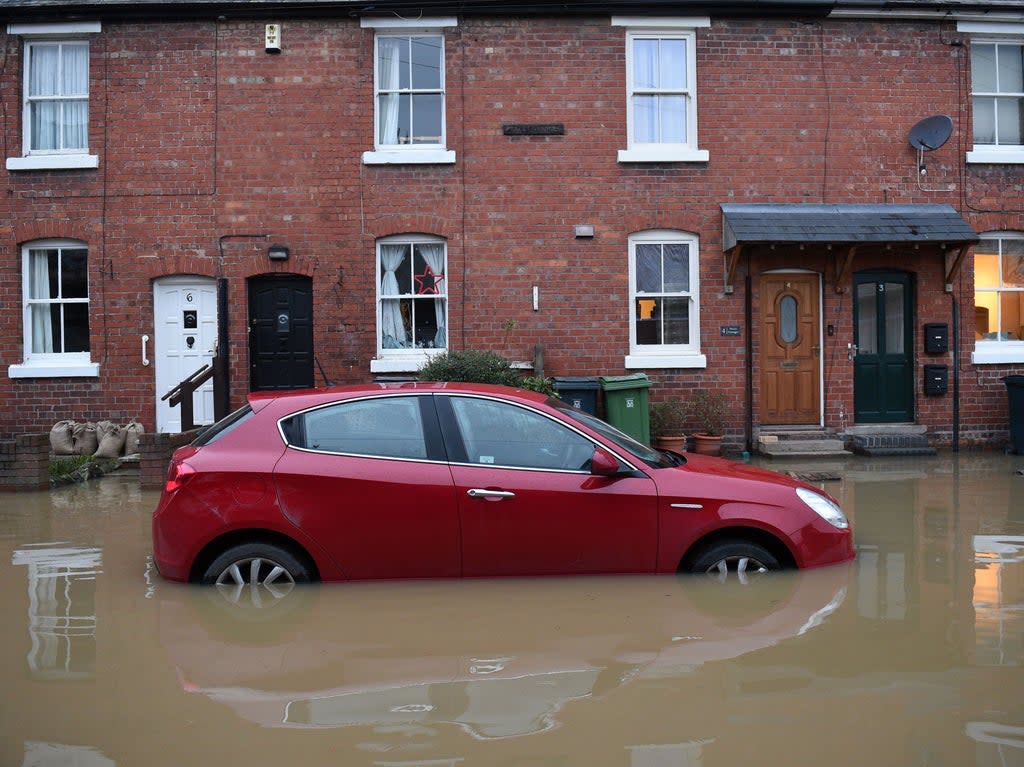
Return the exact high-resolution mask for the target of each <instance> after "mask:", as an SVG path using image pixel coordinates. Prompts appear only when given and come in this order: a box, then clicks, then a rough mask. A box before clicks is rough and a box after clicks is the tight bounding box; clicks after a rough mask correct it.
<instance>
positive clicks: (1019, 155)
mask: <svg viewBox="0 0 1024 767" xmlns="http://www.w3.org/2000/svg"><path fill="white" fill-rule="evenodd" d="M957 31H959V32H964V33H967V34H970V35H971V36H972V37H971V42H972V43H982V44H985V45H999V44H1004V45H1005V44H1009V45H1024V24H1016V23H993V22H969V21H961V22H959V23H958V24H957ZM974 95H975V94H974V93H973V92H972V93H971V101H972V105H973V97H974ZM982 95H996V94H987V93H986V94H982ZM1002 95H1007V94H1005V93H1004V94H1002ZM966 160H967V162H968V163H985V164H1007V165H1009V164H1024V144H1006V145H999V144H978V143H973V145H972V147H971V149H970V150H969V151H968V152H967V157H966Z"/></svg>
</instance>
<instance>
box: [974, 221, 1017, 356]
mask: <svg viewBox="0 0 1024 767" xmlns="http://www.w3.org/2000/svg"><path fill="white" fill-rule="evenodd" d="M981 239H983V240H1000V241H1002V240H1018V241H1019V240H1024V232H988V233H986V234H982V235H981ZM999 251H1000V254H1001V253H1002V245H1001V244H1000V248H999ZM1001 278H1002V260H1001V259H1000V281H1002V279H1001ZM974 292H975V294H978V293H995V294H996V296H997V297H998V296H999V294H1000V293H1005V292H1013V293H1020V294H1022V295H1024V289H1015V288H1004V287H1002V286H999V287H995V288H979V287H978V285H977V270H975V286H974ZM996 303H997V305H998V303H999V302H998V300H997V302H996ZM971 362H973V363H975V364H978V365H999V364H1007V363H1018V362H1024V339H1021V340H1017V341H1009V340H1007V341H1002V340H991V341H989V340H985V339H979V340H977V341H975V342H974V352H973V353H972V354H971Z"/></svg>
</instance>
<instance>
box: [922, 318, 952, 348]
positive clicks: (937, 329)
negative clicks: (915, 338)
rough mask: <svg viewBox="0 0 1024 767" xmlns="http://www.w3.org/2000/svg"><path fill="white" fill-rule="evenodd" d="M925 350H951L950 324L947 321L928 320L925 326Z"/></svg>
mask: <svg viewBox="0 0 1024 767" xmlns="http://www.w3.org/2000/svg"><path fill="white" fill-rule="evenodd" d="M924 350H925V351H926V352H927V353H928V354H945V353H946V352H948V351H949V325H947V324H946V323H945V322H928V323H925V326H924Z"/></svg>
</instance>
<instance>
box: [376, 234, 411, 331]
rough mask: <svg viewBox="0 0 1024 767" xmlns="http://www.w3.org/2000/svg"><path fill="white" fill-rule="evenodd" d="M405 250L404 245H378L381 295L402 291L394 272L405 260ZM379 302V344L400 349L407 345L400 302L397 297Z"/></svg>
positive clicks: (406, 247) (406, 248)
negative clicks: (381, 271)
mask: <svg viewBox="0 0 1024 767" xmlns="http://www.w3.org/2000/svg"><path fill="white" fill-rule="evenodd" d="M407 252H408V246H406V245H381V246H380V264H381V266H382V267H383V268H384V275H383V277H381V281H380V293H381V295H382V296H397V295H399V294H400V293H401V292H402V291H401V288H400V287H399V285H398V277H396V276H395V272H396V271H397V269H398V267H400V266H401V265H402V262H403V261H405V255H406V253H407ZM380 304H381V305H380V323H381V328H380V334H381V344H382V345H383V347H384V348H385V349H401V348H404V347H406V346H408V345H409V337H408V336H407V335H406V333H405V323H404V322H403V321H402V302H401V301H400V300H398V299H397V298H394V299H390V298H385V299H382V300H381V302H380Z"/></svg>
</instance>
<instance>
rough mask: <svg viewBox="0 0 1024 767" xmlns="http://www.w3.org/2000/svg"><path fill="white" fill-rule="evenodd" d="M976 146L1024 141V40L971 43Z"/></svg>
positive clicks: (1022, 142)
mask: <svg viewBox="0 0 1024 767" xmlns="http://www.w3.org/2000/svg"><path fill="white" fill-rule="evenodd" d="M971 96H972V101H973V106H974V143H975V145H976V146H992V147H1011V148H1019V147H1021V146H1022V145H1024V43H1020V42H975V43H973V44H972V45H971Z"/></svg>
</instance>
